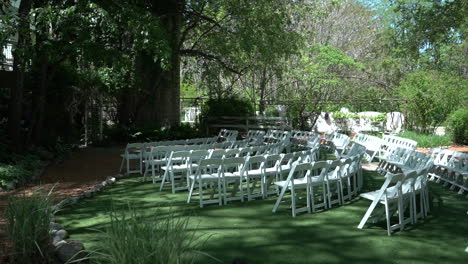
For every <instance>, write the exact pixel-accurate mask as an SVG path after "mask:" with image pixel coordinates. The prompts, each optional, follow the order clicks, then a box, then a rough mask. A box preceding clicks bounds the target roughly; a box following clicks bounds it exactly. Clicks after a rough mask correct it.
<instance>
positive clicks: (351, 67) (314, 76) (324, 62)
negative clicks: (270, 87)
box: [280, 45, 362, 129]
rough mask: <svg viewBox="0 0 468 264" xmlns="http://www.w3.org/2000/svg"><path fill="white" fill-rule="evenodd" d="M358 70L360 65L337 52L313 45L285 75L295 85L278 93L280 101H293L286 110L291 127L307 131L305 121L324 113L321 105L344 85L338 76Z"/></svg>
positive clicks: (331, 48)
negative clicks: (321, 112) (290, 119)
mask: <svg viewBox="0 0 468 264" xmlns="http://www.w3.org/2000/svg"><path fill="white" fill-rule="evenodd" d="M361 68H362V64H360V63H359V62H357V61H355V60H354V59H353V58H351V57H350V56H348V55H346V54H344V53H343V52H342V51H341V50H339V49H337V48H334V47H331V46H322V45H313V46H310V47H308V48H306V49H304V51H303V52H302V54H301V57H300V61H298V64H297V65H296V67H293V68H291V69H290V73H289V75H288V78H290V79H291V81H292V82H293V83H294V84H295V85H292V86H291V85H288V86H286V87H285V88H284V89H282V90H281V91H280V92H281V93H280V96H281V98H285V99H287V100H290V99H293V100H295V101H294V103H293V104H291V105H289V106H288V109H287V114H288V116H289V117H290V118H292V119H293V121H294V125H295V126H296V127H297V128H299V129H309V128H308V126H309V125H308V119H309V118H312V117H314V116H315V117H316V113H317V112H320V111H322V110H324V106H323V105H324V104H326V103H327V102H328V101H329V100H330V99H332V98H333V96H334V95H335V94H337V93H339V92H340V90H341V87H342V85H344V84H345V82H344V79H343V78H341V76H342V75H343V74H344V73H345V72H350V71H359V70H360V69H361ZM312 125H313V124H312Z"/></svg>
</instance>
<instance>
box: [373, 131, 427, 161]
mask: <svg viewBox="0 0 468 264" xmlns="http://www.w3.org/2000/svg"><path fill="white" fill-rule="evenodd" d="M417 144H418V143H417V142H416V141H414V140H411V139H407V138H401V137H397V136H390V135H384V136H383V138H382V144H381V145H380V150H379V154H378V155H379V156H385V155H386V154H387V152H389V151H392V150H393V149H395V148H396V147H399V148H403V149H410V150H414V149H416V146H417Z"/></svg>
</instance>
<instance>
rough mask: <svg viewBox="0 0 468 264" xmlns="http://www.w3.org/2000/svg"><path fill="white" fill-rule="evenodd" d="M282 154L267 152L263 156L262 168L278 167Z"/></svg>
mask: <svg viewBox="0 0 468 264" xmlns="http://www.w3.org/2000/svg"><path fill="white" fill-rule="evenodd" d="M281 159H282V156H281V155H280V154H269V155H266V156H265V166H264V168H265V169H266V168H278V167H279V165H280V163H281Z"/></svg>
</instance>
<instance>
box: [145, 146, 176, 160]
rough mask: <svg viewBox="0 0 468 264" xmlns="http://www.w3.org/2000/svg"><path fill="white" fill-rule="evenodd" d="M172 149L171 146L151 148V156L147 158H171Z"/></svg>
mask: <svg viewBox="0 0 468 264" xmlns="http://www.w3.org/2000/svg"><path fill="white" fill-rule="evenodd" d="M171 152H172V150H171V147H170V146H157V147H153V148H151V151H150V153H149V155H148V156H147V158H148V159H150V160H160V159H164V158H167V159H168V158H169V156H170V155H171Z"/></svg>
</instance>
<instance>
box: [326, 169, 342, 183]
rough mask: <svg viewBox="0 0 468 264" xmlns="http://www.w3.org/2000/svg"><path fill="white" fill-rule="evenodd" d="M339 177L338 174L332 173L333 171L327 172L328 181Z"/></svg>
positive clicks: (336, 179)
mask: <svg viewBox="0 0 468 264" xmlns="http://www.w3.org/2000/svg"><path fill="white" fill-rule="evenodd" d="M339 179H340V177H339V176H338V174H336V173H334V172H333V171H332V172H329V173H328V181H338V180H339Z"/></svg>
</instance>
